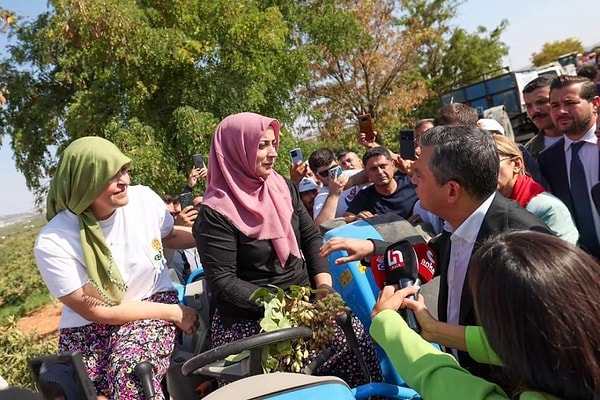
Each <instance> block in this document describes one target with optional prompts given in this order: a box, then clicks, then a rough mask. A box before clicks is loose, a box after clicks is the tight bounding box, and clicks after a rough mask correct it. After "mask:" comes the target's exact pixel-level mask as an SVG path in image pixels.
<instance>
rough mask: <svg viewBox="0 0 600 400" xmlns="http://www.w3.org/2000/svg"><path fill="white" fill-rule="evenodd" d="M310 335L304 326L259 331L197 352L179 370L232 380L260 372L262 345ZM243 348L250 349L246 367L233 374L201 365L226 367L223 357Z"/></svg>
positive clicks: (188, 374)
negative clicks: (207, 368)
mask: <svg viewBox="0 0 600 400" xmlns="http://www.w3.org/2000/svg"><path fill="white" fill-rule="evenodd" d="M310 337H312V331H311V330H310V329H309V328H307V327H304V326H298V327H293V328H285V329H281V330H278V331H273V332H264V333H259V334H258V335H254V336H250V337H247V338H244V339H240V340H235V341H233V342H231V343H227V344H224V345H222V346H218V347H215V348H214V349H210V350H207V351H205V352H203V353H200V354H197V355H195V356H193V357H192V358H190V359H189V360H187V361H186V362H185V363H184V364H183V365H182V366H181V372H182V373H183V375H185V376H190V375H212V376H223V377H227V378H229V379H232V380H235V379H241V378H244V377H246V376H251V375H258V374H262V372H263V370H262V365H261V352H262V348H263V347H265V346H269V345H271V344H274V343H279V342H283V341H286V340H291V339H298V338H304V339H307V338H310ZM244 350H250V356H249V357H248V359H247V362H248V368H246V369H244V370H241V371H236V375H235V376H233V375H231V374H228V373H227V372H226V371H225V372H223V373H222V374H221V373H219V372H216V371H212V373H210V372H211V371H207V370H206V368H205V369H203V367H213V366H216V367H217V368H223V367H227V365H228V364H230V363H228V362H226V361H225V358H227V357H229V356H231V355H234V354H238V353H241V352H242V351H244ZM238 363H239V362H238ZM209 364H210V366H209ZM238 374H240V375H238Z"/></svg>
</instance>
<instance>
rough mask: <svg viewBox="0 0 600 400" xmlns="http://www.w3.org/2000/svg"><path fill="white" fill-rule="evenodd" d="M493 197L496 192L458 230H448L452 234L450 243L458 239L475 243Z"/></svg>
mask: <svg viewBox="0 0 600 400" xmlns="http://www.w3.org/2000/svg"><path fill="white" fill-rule="evenodd" d="M494 196H496V192H494V193H492V194H491V195H490V196H489V197H488V198H487V199H485V200H484V202H483V203H481V205H480V206H479V207H477V209H476V210H475V211H473V212H472V213H471V215H469V216H468V217H467V219H465V220H464V221H463V223H462V224H460V226H459V227H458V228H456V229H455V230H454V231H452V230H449V232H452V236H451V237H450V240H451V241H454V240H456V239H457V238H460V239H463V240H464V241H466V242H470V243H472V242H475V239H477V235H478V234H479V228H481V224H482V223H483V219H484V218H485V215H486V214H487V212H488V210H489V209H490V206H491V205H492V201H494ZM448 226H449V225H448ZM445 228H446V225H444V229H445Z"/></svg>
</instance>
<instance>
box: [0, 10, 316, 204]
mask: <svg viewBox="0 0 600 400" xmlns="http://www.w3.org/2000/svg"><path fill="white" fill-rule="evenodd" d="M51 5H52V7H53V9H52V11H50V12H47V13H45V14H43V15H40V16H39V17H38V18H37V19H35V20H34V21H32V22H23V23H22V24H20V25H19V26H18V27H17V30H16V37H17V43H16V45H14V46H11V47H10V49H9V50H10V54H11V58H10V59H8V60H4V61H3V64H2V67H3V69H4V76H3V79H4V85H5V88H6V91H5V96H6V97H7V100H8V105H7V107H5V108H4V109H2V110H1V111H0V121H1V129H2V134H10V135H11V136H12V146H13V150H14V153H15V159H16V165H17V168H18V169H19V170H20V171H22V172H23V173H24V175H25V177H26V181H27V184H28V186H29V188H30V189H34V190H37V193H38V195H41V194H42V193H43V191H44V184H45V182H46V181H45V179H46V178H47V177H49V176H51V175H52V173H53V169H54V168H55V162H56V160H55V158H54V157H53V154H52V153H51V152H52V150H53V149H56V150H57V151H58V152H59V153H60V151H62V149H63V148H64V147H65V146H66V144H68V143H69V142H70V141H72V140H73V139H75V138H78V137H81V136H86V135H97V136H103V137H107V138H108V139H110V140H112V141H114V142H116V143H117V144H118V145H119V146H120V147H121V148H122V149H124V151H125V152H126V153H127V154H128V155H130V156H132V157H133V159H134V167H133V173H134V176H137V177H139V178H140V180H139V181H138V180H136V182H143V183H144V184H148V185H150V186H152V187H153V188H155V190H157V191H159V192H171V193H178V191H180V190H181V188H182V187H183V186H184V185H185V181H186V177H187V172H188V170H189V169H190V168H191V154H194V153H207V152H208V148H209V144H210V137H211V135H212V132H213V131H214V127H215V125H216V123H217V122H218V121H219V120H220V119H222V118H223V117H225V116H227V115H228V114H231V113H235V112H241V111H255V112H259V113H262V114H265V115H274V116H277V117H278V118H280V119H282V120H283V122H288V121H292V120H293V119H294V115H293V99H292V97H291V96H290V94H291V92H292V91H293V90H294V89H295V87H296V86H297V85H298V84H299V83H301V82H303V81H305V80H306V77H308V74H307V68H306V56H305V55H304V54H303V53H302V51H301V50H300V49H297V48H294V46H293V43H292V42H291V40H290V37H291V35H290V32H289V25H288V23H287V22H286V20H285V19H284V16H283V14H282V13H281V10H280V8H279V7H276V6H273V5H270V4H268V2H264V1H258V0H257V1H254V0H246V1H236V2H230V1H227V0H215V1H210V2H206V1H161V0H147V1H142V2H139V1H134V0H124V1H119V2H112V1H94V2H82V1H75V0H54V1H51Z"/></svg>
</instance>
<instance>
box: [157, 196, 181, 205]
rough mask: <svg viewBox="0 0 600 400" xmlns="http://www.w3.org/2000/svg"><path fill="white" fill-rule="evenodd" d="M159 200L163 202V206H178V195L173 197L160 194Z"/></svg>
mask: <svg viewBox="0 0 600 400" xmlns="http://www.w3.org/2000/svg"><path fill="white" fill-rule="evenodd" d="M160 198H161V199H162V201H164V202H165V204H171V203H173V204H178V203H179V195H174V194H161V195H160Z"/></svg>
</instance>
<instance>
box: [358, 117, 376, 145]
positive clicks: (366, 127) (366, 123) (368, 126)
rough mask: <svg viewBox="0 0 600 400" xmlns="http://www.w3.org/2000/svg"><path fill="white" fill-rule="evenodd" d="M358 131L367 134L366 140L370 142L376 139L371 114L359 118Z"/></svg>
mask: <svg viewBox="0 0 600 400" xmlns="http://www.w3.org/2000/svg"><path fill="white" fill-rule="evenodd" d="M358 131H359V132H362V133H364V134H365V138H366V139H367V140H368V141H371V140H373V139H375V131H374V130H373V121H371V114H364V115H359V116H358Z"/></svg>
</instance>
